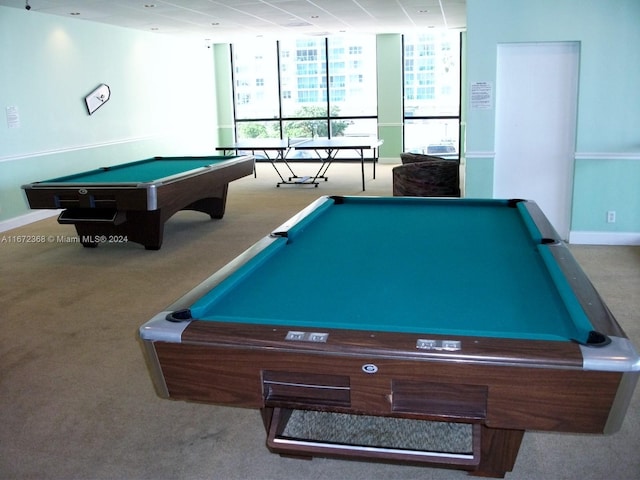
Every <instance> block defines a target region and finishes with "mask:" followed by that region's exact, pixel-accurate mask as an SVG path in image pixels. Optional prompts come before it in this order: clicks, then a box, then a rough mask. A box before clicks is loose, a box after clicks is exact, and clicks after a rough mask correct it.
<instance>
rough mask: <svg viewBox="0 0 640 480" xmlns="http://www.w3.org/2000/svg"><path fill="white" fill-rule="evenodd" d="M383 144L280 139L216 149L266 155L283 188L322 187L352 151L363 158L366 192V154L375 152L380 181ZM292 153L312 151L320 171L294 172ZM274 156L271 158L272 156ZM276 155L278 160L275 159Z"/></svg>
mask: <svg viewBox="0 0 640 480" xmlns="http://www.w3.org/2000/svg"><path fill="white" fill-rule="evenodd" d="M382 143H383V140H380V139H378V138H375V137H333V138H327V137H321V138H297V139H293V138H291V139H280V138H247V139H242V140H238V141H237V142H234V143H233V144H231V145H228V146H221V147H216V150H220V151H224V152H225V154H231V153H232V152H233V153H236V154H237V153H238V152H251V153H252V154H253V155H255V154H256V153H262V154H263V155H264V157H265V158H266V159H267V160H269V161H270V162H271V165H272V166H273V168H274V169H275V171H276V173H277V174H278V176H279V177H280V181H279V182H278V183H277V184H276V186H277V187H279V186H280V185H303V184H304V185H314V186H315V187H317V186H318V184H319V182H318V179H323V180H324V181H327V179H328V177H327V170H329V167H330V166H331V164H332V163H333V161H334V160H335V158H336V156H337V155H338V153H339V152H341V151H344V150H352V151H355V152H357V153H358V155H359V156H360V166H361V171H362V190H363V191H364V190H365V180H364V160H365V151H369V150H371V151H372V157H373V158H372V163H373V178H374V179H375V178H376V163H377V161H378V148H379V147H380V145H382ZM292 150H300V151H312V152H314V153H315V154H316V155H317V157H318V158H319V159H320V160H321V162H322V163H321V165H320V168H319V169H318V170H317V172H316V173H315V174H314V175H308V176H298V175H296V174H295V172H294V171H293V168H292V167H291V164H290V163H289V162H288V161H287V156H288V155H289V153H290V152H291V151H292ZM269 152H271V155H270V154H269ZM274 153H275V156H274V155H273V154H274ZM278 162H280V163H282V164H283V165H284V167H285V168H286V170H288V172H289V174H290V175H287V173H286V171H285V173H284V175H283V173H282V172H281V171H280V170H279V169H278V165H277V163H278Z"/></svg>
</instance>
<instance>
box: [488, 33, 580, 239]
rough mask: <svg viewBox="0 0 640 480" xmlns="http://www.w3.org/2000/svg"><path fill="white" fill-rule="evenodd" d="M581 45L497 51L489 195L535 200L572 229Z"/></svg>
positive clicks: (559, 226) (561, 229) (563, 229)
mask: <svg viewBox="0 0 640 480" xmlns="http://www.w3.org/2000/svg"><path fill="white" fill-rule="evenodd" d="M579 58H580V44H579V42H550V43H517V44H501V45H498V56H497V73H496V131H495V150H496V152H495V164H494V177H493V182H494V183H493V191H494V197H496V198H525V199H528V200H534V201H535V202H536V203H537V204H538V205H539V206H540V208H541V209H542V211H543V212H544V213H545V214H546V216H547V218H548V219H549V220H550V221H551V223H552V224H553V226H554V227H555V229H556V230H557V231H558V233H559V234H560V236H561V237H562V238H563V239H565V240H566V239H568V238H569V231H570V228H571V198H572V192H573V166H574V158H575V143H576V121H577V103H578V76H579V70H578V69H579Z"/></svg>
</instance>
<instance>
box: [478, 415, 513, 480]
mask: <svg viewBox="0 0 640 480" xmlns="http://www.w3.org/2000/svg"><path fill="white" fill-rule="evenodd" d="M481 435H482V438H481V441H480V464H479V465H478V468H477V470H474V471H472V472H470V473H471V475H474V476H477V477H493V478H504V475H505V473H506V472H510V471H512V470H513V467H514V465H515V463H516V457H517V456H518V451H519V450H520V444H521V443H522V438H523V436H524V430H507V429H500V428H488V427H486V426H484V425H482V430H481Z"/></svg>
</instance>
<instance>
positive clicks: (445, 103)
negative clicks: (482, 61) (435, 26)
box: [403, 30, 460, 157]
mask: <svg viewBox="0 0 640 480" xmlns="http://www.w3.org/2000/svg"><path fill="white" fill-rule="evenodd" d="M403 64H404V145H405V151H411V152H414V153H425V154H432V155H438V156H445V157H458V156H459V151H460V146H459V143H460V134H459V130H460V33H458V32H453V31H448V30H433V31H429V32H427V33H423V34H420V35H406V36H405V37H404V62H403Z"/></svg>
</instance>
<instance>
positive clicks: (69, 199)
mask: <svg viewBox="0 0 640 480" xmlns="http://www.w3.org/2000/svg"><path fill="white" fill-rule="evenodd" d="M253 167H254V158H253V157H252V156H202V157H153V158H148V159H145V160H139V161H135V162H130V163H125V164H121V165H115V166H112V167H103V168H98V169H95V170H90V171H86V172H82V173H77V174H74V175H68V176H64V177H59V178H54V179H51V180H46V181H42V182H35V183H30V184H28V185H23V186H22V188H23V189H24V190H25V193H26V195H27V200H28V202H29V206H30V207H31V208H50V209H64V211H63V212H62V213H61V214H60V216H59V217H58V222H59V223H61V224H73V225H75V227H76V231H77V233H78V237H79V239H80V243H82V245H83V246H85V247H95V246H97V245H98V244H99V243H104V242H111V243H123V242H136V243H141V244H142V245H144V247H145V248H146V249H147V250H158V249H160V247H161V246H162V240H163V233H164V223H165V222H166V221H167V220H168V219H169V218H170V217H171V216H172V215H174V214H175V213H176V212H178V211H180V210H196V211H199V212H203V213H207V214H209V215H210V217H211V218H218V219H219V218H222V217H223V215H224V211H225V207H226V200H227V190H228V186H229V182H231V181H233V180H237V179H238V178H241V177H244V176H246V175H249V174H251V173H252V172H253Z"/></svg>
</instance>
